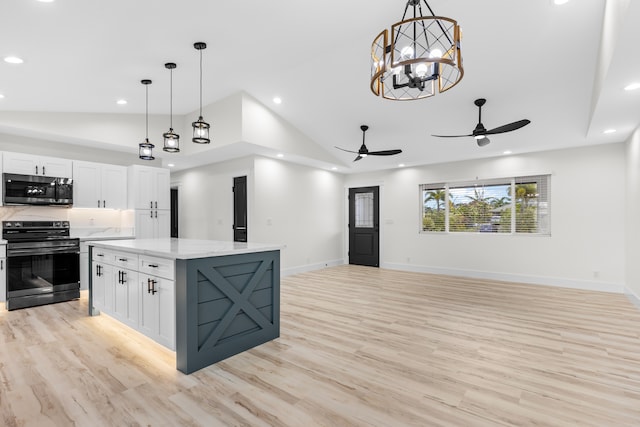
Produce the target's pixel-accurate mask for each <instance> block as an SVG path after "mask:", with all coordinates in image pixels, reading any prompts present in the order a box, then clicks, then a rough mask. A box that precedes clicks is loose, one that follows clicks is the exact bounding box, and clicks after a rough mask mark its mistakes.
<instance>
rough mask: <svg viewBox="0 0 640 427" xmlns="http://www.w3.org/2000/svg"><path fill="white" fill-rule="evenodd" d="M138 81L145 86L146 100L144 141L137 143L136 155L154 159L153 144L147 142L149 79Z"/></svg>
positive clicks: (143, 158) (144, 158) (145, 158)
mask: <svg viewBox="0 0 640 427" xmlns="http://www.w3.org/2000/svg"><path fill="white" fill-rule="evenodd" d="M140 83H142V84H143V85H144V86H145V91H146V102H145V105H146V110H145V125H146V132H145V138H144V142H143V143H141V144H139V145H138V156H139V157H140V158H141V159H142V160H154V159H155V157H153V147H155V145H153V144H152V143H150V142H149V85H150V84H151V80H149V79H144V80H141V81H140Z"/></svg>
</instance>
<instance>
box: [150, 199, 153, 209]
mask: <svg viewBox="0 0 640 427" xmlns="http://www.w3.org/2000/svg"><path fill="white" fill-rule="evenodd" d="M149 209H153V202H152V201H149Z"/></svg>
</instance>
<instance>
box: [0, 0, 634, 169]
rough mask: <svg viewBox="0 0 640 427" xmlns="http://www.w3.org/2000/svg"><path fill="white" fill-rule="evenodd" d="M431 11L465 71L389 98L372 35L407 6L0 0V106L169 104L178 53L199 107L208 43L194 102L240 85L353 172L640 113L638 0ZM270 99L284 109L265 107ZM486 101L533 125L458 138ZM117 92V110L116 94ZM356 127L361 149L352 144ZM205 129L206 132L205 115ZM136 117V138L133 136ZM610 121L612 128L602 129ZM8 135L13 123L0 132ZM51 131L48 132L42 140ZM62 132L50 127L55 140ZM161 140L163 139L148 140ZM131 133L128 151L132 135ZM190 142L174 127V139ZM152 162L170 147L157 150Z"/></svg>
mask: <svg viewBox="0 0 640 427" xmlns="http://www.w3.org/2000/svg"><path fill="white" fill-rule="evenodd" d="M429 4H430V5H431V7H432V8H433V9H434V11H435V12H436V14H438V15H443V16H448V17H451V18H454V19H456V20H457V21H458V23H459V24H460V25H461V27H462V31H463V40H462V49H463V50H462V54H463V58H464V73H465V75H464V78H463V79H462V81H461V82H460V84H459V85H458V86H456V87H455V88H453V89H451V90H450V91H448V92H445V93H443V94H438V95H436V96H434V97H432V98H428V99H424V100H420V101H410V102H393V101H388V100H383V99H382V98H377V97H375V96H374V95H373V94H372V93H371V92H370V90H369V50H370V46H371V42H372V41H373V38H374V36H376V35H377V34H378V33H379V32H380V31H382V30H383V29H384V28H390V26H391V24H393V23H395V22H396V21H399V20H400V18H401V16H402V12H403V11H404V6H405V2H404V1H400V0H398V1H393V2H390V1H370V0H368V1H365V0H352V1H350V2H338V1H335V0H329V1H323V2H300V1H294V0H276V1H270V2H265V1H258V0H245V1H242V2H214V1H208V0H182V1H180V2H177V1H168V0H164V1H159V0H136V1H131V0H110V1H99V0H55V1H54V2H52V3H41V2H38V1H36V0H4V1H2V4H1V5H0V12H1V16H2V17H3V18H4V19H3V24H2V26H0V40H1V42H0V56H2V57H5V56H8V55H16V56H20V57H22V58H23V59H24V60H25V62H24V63H23V64H20V65H13V64H7V63H5V62H0V94H2V95H4V98H1V99H0V117H1V116H2V114H3V112H5V113H8V112H11V113H12V114H14V113H15V112H67V113H104V114H114V113H117V114H138V115H139V114H141V113H144V110H145V104H144V88H143V87H142V85H141V84H140V80H141V79H142V78H150V79H152V80H153V81H154V84H153V85H152V86H151V87H150V92H149V93H150V94H149V102H150V104H149V111H150V113H151V114H152V115H155V114H158V115H166V114H167V113H168V112H169V72H168V71H167V70H166V69H165V68H164V66H163V64H164V63H165V62H169V61H172V62H176V63H177V64H178V67H177V69H176V70H175V71H174V80H173V111H174V114H176V115H192V114H193V113H194V112H195V111H196V110H197V109H198V83H199V81H198V52H197V51H196V50H195V49H194V48H193V43H194V42H197V41H204V42H206V43H207V44H208V48H207V49H206V50H205V51H204V52H203V62H204V64H203V66H204V80H203V85H204V87H203V89H204V90H203V102H204V104H205V105H208V104H214V103H216V102H218V101H220V100H222V99H224V98H227V97H228V96H229V95H231V94H234V93H237V92H246V93H248V94H249V95H251V96H252V97H254V98H256V99H257V100H258V101H260V102H261V103H262V104H264V105H265V106H266V107H267V108H269V109H271V110H273V111H274V112H275V113H276V114H277V115H279V116H281V117H282V118H283V119H284V120H286V121H287V122H289V123H290V124H291V125H292V126H293V127H295V128H297V129H298V130H299V131H300V132H302V133H303V134H304V135H306V136H307V137H308V138H309V139H311V140H312V141H314V142H315V143H317V144H318V145H320V146H321V147H322V149H324V150H326V151H327V153H329V154H330V155H331V156H333V157H334V158H336V160H337V162H338V163H339V165H338V166H339V167H340V170H341V171H343V172H347V173H349V172H361V171H369V170H376V169H385V168H392V167H397V165H398V164H399V163H404V164H406V165H407V166H410V165H418V164H430V163H440V162H445V161H455V160H465V159H473V158H481V157H490V156H498V155H502V154H503V153H504V152H505V151H507V150H508V151H511V152H513V153H514V154H518V153H524V152H530V151H539V150H549V149H557V148H565V147H577V146H584V145H592V144H601V143H611V142H620V141H624V140H625V139H626V138H627V137H628V135H629V134H630V132H632V131H633V130H634V129H635V128H636V127H637V126H638V124H639V122H640V114H638V113H639V112H640V90H638V91H635V92H625V91H624V90H623V88H624V87H625V86H626V85H627V84H629V83H632V82H634V81H635V82H639V81H640V54H639V53H640V47H638V44H637V43H636V41H637V40H640V27H638V26H637V25H635V24H636V23H637V22H640V4H638V2H631V1H630V0H608V1H606V2H605V1H602V0H572V1H570V2H568V3H567V4H564V5H562V6H556V5H555V4H554V2H553V1H552V0H539V1H530V0H485V1H481V2H480V1H477V0H457V1H444V0H432V1H430V2H429ZM274 96H279V97H281V98H282V99H283V102H282V104H280V105H276V104H274V103H273V102H272V99H273V97H274ZM480 97H483V98H486V99H487V104H486V106H485V107H484V109H483V122H484V124H485V126H487V128H491V127H495V126H499V125H502V124H505V123H508V122H512V121H515V120H519V119H523V118H527V119H530V120H531V121H532V123H531V124H530V125H529V126H526V127H525V128H522V129H521V130H518V131H516V132H512V133H508V134H503V135H497V136H494V137H493V138H491V139H492V143H491V144H490V145H488V146H486V147H478V146H477V145H476V144H475V143H474V141H473V139H471V138H468V139H467V138H460V139H438V138H434V137H432V136H431V134H458V133H469V132H470V131H471V130H472V129H473V127H474V126H475V124H476V122H477V109H476V107H475V106H474V105H473V100H474V99H476V98H480ZM119 99H126V100H127V101H128V103H127V104H126V105H117V104H116V101H117V100H119ZM361 124H367V125H369V126H370V130H369V131H368V133H367V145H368V147H369V149H370V150H384V149H391V148H402V149H403V153H402V154H400V155H398V156H393V157H379V158H371V157H369V158H367V159H365V160H363V161H359V162H357V163H353V162H352V160H353V155H351V154H349V153H344V152H340V151H339V150H336V149H335V148H334V146H336V145H338V146H341V147H344V148H351V149H353V150H357V148H358V146H359V144H360V142H361V138H362V134H361V131H360V125H361ZM212 125H213V132H212V135H213V136H214V138H215V136H216V133H215V129H216V123H215V121H213V123H212ZM143 126H144V124H143V123H141V124H140V133H141V135H140V139H142V138H143V136H144V134H143V133H144V127H143ZM609 128H613V129H617V132H615V133H610V134H604V133H603V131H604V130H606V129H609ZM0 131H2V132H5V133H10V132H11V131H12V129H11V127H10V126H9V127H6V128H4V129H0ZM44 137H46V135H45V136H44ZM58 137H59V135H58ZM154 138H155V139H156V142H157V143H160V135H157V136H154ZM138 142H140V141H137V140H136V141H131V150H132V153H133V152H135V149H136V147H137V143H138ZM186 143H190V141H189V136H188V135H183V144H186ZM158 155H160V156H164V157H165V158H166V157H167V156H170V155H169V154H166V153H162V152H161V151H160V152H159V153H158Z"/></svg>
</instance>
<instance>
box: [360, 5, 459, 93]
mask: <svg viewBox="0 0 640 427" xmlns="http://www.w3.org/2000/svg"><path fill="white" fill-rule="evenodd" d="M422 3H424V5H425V6H426V7H427V9H428V10H429V13H430V14H431V16H424V15H423V14H422ZM410 8H411V9H412V11H413V17H410V16H409V17H408V16H407V15H408V14H409V12H410ZM460 39H461V32H460V26H459V25H458V23H457V22H456V21H455V20H453V19H451V18H446V17H442V16H436V15H435V14H434V13H433V10H432V9H431V7H430V6H429V4H428V3H427V1H426V0H408V1H407V5H406V6H405V8H404V14H403V15H402V20H401V21H400V22H397V23H395V24H393V25H392V26H391V31H389V30H387V29H385V30H384V31H382V32H381V33H380V34H378V36H377V37H376V38H375V39H374V40H373V43H372V45H371V91H372V92H373V93H374V94H375V95H376V96H380V95H382V97H383V98H386V99H392V100H401V101H405V100H412V99H422V98H427V97H429V96H433V95H435V93H436V90H437V91H438V92H444V91H447V90H449V89H451V88H452V87H453V86H455V85H456V84H458V82H459V81H460V80H461V79H462V76H463V75H464V70H463V68H462V56H461V52H460Z"/></svg>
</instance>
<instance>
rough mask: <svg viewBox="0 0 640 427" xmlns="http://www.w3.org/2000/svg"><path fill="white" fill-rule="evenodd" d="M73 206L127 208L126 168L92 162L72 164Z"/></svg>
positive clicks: (75, 162)
mask: <svg viewBox="0 0 640 427" xmlns="http://www.w3.org/2000/svg"><path fill="white" fill-rule="evenodd" d="M73 180H74V184H73V206H74V207H77V208H109V209H126V208H127V168H126V167H124V166H117V165H108V164H103V163H93V162H80V161H74V162H73Z"/></svg>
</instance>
